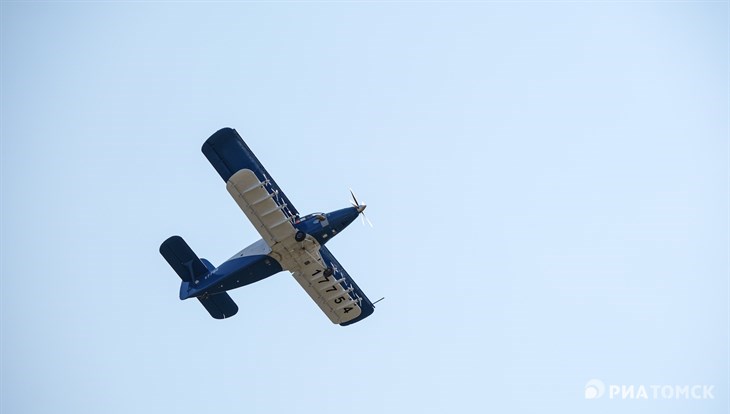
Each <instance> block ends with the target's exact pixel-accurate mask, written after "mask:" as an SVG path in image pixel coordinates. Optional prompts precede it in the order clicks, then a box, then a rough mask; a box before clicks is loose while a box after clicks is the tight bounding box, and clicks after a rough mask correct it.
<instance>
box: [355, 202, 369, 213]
mask: <svg viewBox="0 0 730 414" xmlns="http://www.w3.org/2000/svg"><path fill="white" fill-rule="evenodd" d="M365 207H367V206H366V205H365V204H361V205H359V206H357V207H356V208H357V213H358V214H360V213H362V212H363V211H365Z"/></svg>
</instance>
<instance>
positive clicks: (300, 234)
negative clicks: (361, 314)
mask: <svg viewBox="0 0 730 414" xmlns="http://www.w3.org/2000/svg"><path fill="white" fill-rule="evenodd" d="M306 238H307V234H306V233H304V232H303V231H301V230H299V231H298V232H297V234H295V235H294V240H296V241H298V242H301V241H304V239H306Z"/></svg>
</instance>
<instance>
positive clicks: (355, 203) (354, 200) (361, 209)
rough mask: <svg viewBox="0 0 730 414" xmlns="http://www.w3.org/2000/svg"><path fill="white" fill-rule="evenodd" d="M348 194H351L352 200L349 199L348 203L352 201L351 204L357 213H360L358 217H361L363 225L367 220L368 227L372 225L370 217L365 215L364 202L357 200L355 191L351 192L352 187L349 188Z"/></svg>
mask: <svg viewBox="0 0 730 414" xmlns="http://www.w3.org/2000/svg"><path fill="white" fill-rule="evenodd" d="M350 195H351V196H352V200H351V201H350V203H352V206H353V207H355V208H356V209H357V212H358V213H360V214H362V217H360V218H361V219H362V224H363V226H364V225H365V221H367V222H368V224H369V225H370V227H373V223H372V222H370V219H368V218H367V217H365V207H367V205H365V203H363V204H360V203H359V202H358V201H357V197H355V193H353V192H352V188H351V189H350Z"/></svg>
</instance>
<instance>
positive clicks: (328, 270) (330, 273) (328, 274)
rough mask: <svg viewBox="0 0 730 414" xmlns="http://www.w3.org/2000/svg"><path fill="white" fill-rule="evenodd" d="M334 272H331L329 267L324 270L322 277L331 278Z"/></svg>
mask: <svg viewBox="0 0 730 414" xmlns="http://www.w3.org/2000/svg"><path fill="white" fill-rule="evenodd" d="M334 272H335V271H334V270H332V268H331V267H328V268H326V269H324V273H323V275H324V277H330V276H332V274H333V273H334Z"/></svg>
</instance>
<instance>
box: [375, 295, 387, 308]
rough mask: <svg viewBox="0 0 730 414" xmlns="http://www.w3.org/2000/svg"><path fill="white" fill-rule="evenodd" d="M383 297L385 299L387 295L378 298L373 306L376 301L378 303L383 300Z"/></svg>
mask: <svg viewBox="0 0 730 414" xmlns="http://www.w3.org/2000/svg"><path fill="white" fill-rule="evenodd" d="M383 299H385V296H383V297H382V298H380V299H378V300H376V301H375V302H373V306H374V305H375V304H376V303H378V302H380V301H381V300H383Z"/></svg>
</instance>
